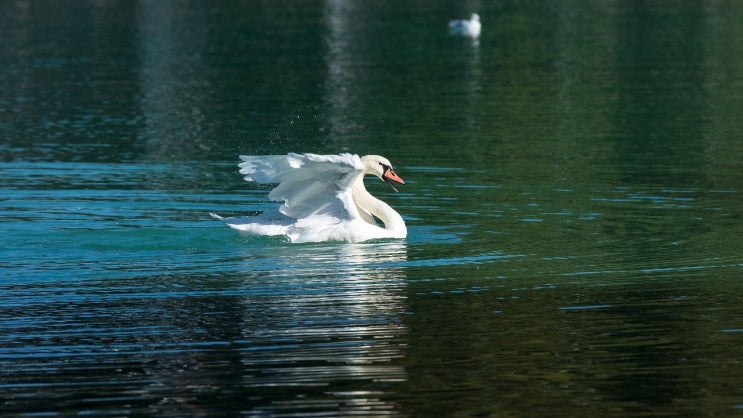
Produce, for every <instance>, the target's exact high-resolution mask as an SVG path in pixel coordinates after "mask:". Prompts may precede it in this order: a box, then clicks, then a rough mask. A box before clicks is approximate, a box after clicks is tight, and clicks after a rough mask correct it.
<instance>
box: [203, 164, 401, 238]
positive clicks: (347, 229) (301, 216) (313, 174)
mask: <svg viewBox="0 0 743 418" xmlns="http://www.w3.org/2000/svg"><path fill="white" fill-rule="evenodd" d="M240 160H241V161H242V162H241V163H240V164H238V166H239V167H240V174H243V175H244V176H245V177H244V178H245V180H246V181H249V182H254V183H258V184H278V186H276V187H275V188H274V189H273V190H271V192H270V193H269V194H268V197H269V198H270V199H271V200H273V201H279V202H283V204H281V205H280V206H279V208H278V212H264V213H262V214H261V215H260V216H257V217H256V216H252V217H231V218H223V217H221V216H219V215H216V214H214V213H210V215H211V216H212V217H213V218H215V219H218V220H221V221H222V222H224V223H225V224H227V226H229V227H230V228H233V229H236V230H238V231H242V232H245V233H247V234H250V235H284V236H286V237H288V238H289V240H290V241H291V242H324V241H346V242H361V241H367V240H370V239H384V238H405V237H406V236H407V233H408V231H407V227H406V226H405V221H404V220H403V219H402V216H400V214H399V213H397V212H396V211H395V210H394V209H392V208H391V207H390V206H389V205H388V204H387V203H385V202H383V201H381V200H379V199H377V198H376V197H374V196H372V195H371V194H370V193H369V192H368V191H367V190H366V188H365V187H364V176H365V175H366V174H371V175H374V176H377V177H378V178H380V179H381V180H382V181H384V182H386V183H387V184H389V185H390V186H391V187H392V190H394V191H397V188H396V187H395V184H405V181H403V179H402V178H400V176H398V175H397V174H396V173H395V171H394V170H393V169H392V164H390V162H389V160H388V159H386V158H384V157H382V156H379V155H365V156H363V157H359V156H358V155H356V154H349V153H344V154H339V155H319V154H295V153H289V154H288V155H268V156H257V155H241V156H240ZM375 218H376V219H378V220H380V221H381V222H382V224H384V226H380V225H379V224H378V223H377V221H376V219H375Z"/></svg>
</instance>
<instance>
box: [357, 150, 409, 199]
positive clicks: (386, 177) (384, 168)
mask: <svg viewBox="0 0 743 418" xmlns="http://www.w3.org/2000/svg"><path fill="white" fill-rule="evenodd" d="M361 161H362V162H363V163H364V174H373V175H375V176H377V177H379V178H380V179H381V180H382V181H383V182H385V183H387V184H389V185H390V187H392V190H394V191H397V187H395V183H397V184H405V181H404V180H403V179H402V178H401V177H400V176H398V175H397V173H395V171H394V170H392V164H390V160H388V159H386V158H384V157H382V156H380V155H365V156H363V157H361Z"/></svg>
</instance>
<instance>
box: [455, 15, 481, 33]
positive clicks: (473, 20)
mask: <svg viewBox="0 0 743 418" xmlns="http://www.w3.org/2000/svg"><path fill="white" fill-rule="evenodd" d="M481 29H482V25H481V24H480V15H478V14H477V13H472V16H470V19H469V20H452V21H450V22H449V32H450V33H451V34H453V35H461V36H469V37H471V38H477V37H478V36H480V30H481Z"/></svg>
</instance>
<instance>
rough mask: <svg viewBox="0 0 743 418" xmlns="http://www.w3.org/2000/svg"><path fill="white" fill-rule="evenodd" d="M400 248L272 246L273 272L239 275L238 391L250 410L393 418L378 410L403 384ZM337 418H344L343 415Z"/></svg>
mask: <svg viewBox="0 0 743 418" xmlns="http://www.w3.org/2000/svg"><path fill="white" fill-rule="evenodd" d="M406 258H407V250H406V246H405V244H404V243H400V242H378V243H361V244H351V245H349V244H343V245H303V246H291V245H290V246H278V247H276V248H274V251H273V252H272V259H273V263H274V264H275V266H274V267H275V268H274V269H271V270H268V271H265V272H262V273H263V274H260V275H258V276H257V277H256V276H255V275H254V274H253V273H252V271H253V270H252V269H251V266H250V265H248V266H246V269H247V271H246V273H248V274H247V277H246V278H245V286H247V287H249V288H250V289H251V292H249V293H250V294H249V296H247V297H245V298H244V299H243V306H242V311H243V321H242V337H243V340H242V341H240V346H241V347H242V356H241V362H242V368H243V382H242V385H244V386H245V387H249V388H254V389H255V396H256V399H255V401H256V405H255V406H254V408H253V410H254V412H256V411H262V412H265V413H282V414H283V413H287V412H290V411H301V412H297V414H298V415H303V414H307V413H310V412H320V411H322V412H323V413H331V415H332V414H333V411H334V412H335V413H340V414H341V415H343V414H353V415H356V414H358V413H364V414H369V413H373V414H376V415H378V414H380V413H382V414H387V413H388V414H394V413H395V412H396V411H395V409H394V407H393V405H391V404H389V403H387V402H385V401H383V400H382V399H383V398H384V390H385V389H384V388H385V387H388V385H389V384H390V382H398V381H402V380H405V370H404V369H403V367H402V366H399V365H396V364H395V363H396V362H395V361H394V360H395V359H397V358H400V357H402V356H403V355H404V352H403V347H404V345H405V344H404V338H405V334H406V329H405V326H404V324H403V322H402V315H403V313H404V310H405V292H404V286H405V281H404V272H403V270H402V269H403V267H402V265H403V264H404V263H403V262H404V261H405V260H406ZM341 412H342V413H341Z"/></svg>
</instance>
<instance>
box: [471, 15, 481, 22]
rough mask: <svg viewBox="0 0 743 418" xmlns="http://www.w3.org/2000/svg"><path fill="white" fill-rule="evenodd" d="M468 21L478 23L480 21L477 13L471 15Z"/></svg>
mask: <svg viewBox="0 0 743 418" xmlns="http://www.w3.org/2000/svg"><path fill="white" fill-rule="evenodd" d="M470 20H471V21H473V22H479V21H480V15H479V14H477V13H472V16H470Z"/></svg>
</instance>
